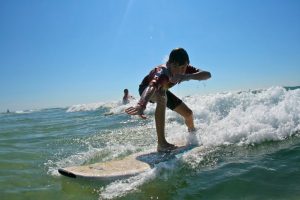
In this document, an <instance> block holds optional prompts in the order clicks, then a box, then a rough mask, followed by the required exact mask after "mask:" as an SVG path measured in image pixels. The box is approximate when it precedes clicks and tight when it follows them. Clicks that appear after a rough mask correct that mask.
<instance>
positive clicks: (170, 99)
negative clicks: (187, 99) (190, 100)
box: [139, 87, 182, 110]
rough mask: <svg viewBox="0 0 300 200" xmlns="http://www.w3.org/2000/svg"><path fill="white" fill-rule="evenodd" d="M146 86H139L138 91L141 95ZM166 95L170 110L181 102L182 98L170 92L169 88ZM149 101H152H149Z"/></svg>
mask: <svg viewBox="0 0 300 200" xmlns="http://www.w3.org/2000/svg"><path fill="white" fill-rule="evenodd" d="M145 88H146V87H139V93H140V95H142V93H143V91H144V90H145ZM166 95H167V107H168V108H169V109H171V110H174V109H175V108H176V107H177V106H179V105H180V104H181V103H182V100H181V99H179V98H178V97H177V96H175V94H173V93H172V92H170V91H169V90H167V91H166ZM150 102H151V103H154V102H152V101H150Z"/></svg>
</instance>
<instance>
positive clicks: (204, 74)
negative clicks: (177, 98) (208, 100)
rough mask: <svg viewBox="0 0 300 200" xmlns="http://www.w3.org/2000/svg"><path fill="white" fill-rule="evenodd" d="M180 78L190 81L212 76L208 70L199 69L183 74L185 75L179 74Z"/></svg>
mask: <svg viewBox="0 0 300 200" xmlns="http://www.w3.org/2000/svg"><path fill="white" fill-rule="evenodd" d="M177 76H178V77H175V78H178V79H179V80H181V81H189V80H198V81H201V80H207V79H209V78H211V74H210V72H208V71H199V72H196V73H193V74H183V75H177Z"/></svg>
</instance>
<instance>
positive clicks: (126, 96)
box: [122, 89, 134, 105]
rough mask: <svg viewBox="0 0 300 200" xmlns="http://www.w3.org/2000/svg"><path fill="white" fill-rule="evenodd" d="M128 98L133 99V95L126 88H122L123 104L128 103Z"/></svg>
mask: <svg viewBox="0 0 300 200" xmlns="http://www.w3.org/2000/svg"><path fill="white" fill-rule="evenodd" d="M130 99H134V97H133V96H131V95H129V91H128V89H124V96H123V101H122V102H123V104H124V105H125V104H128V103H129V102H130Z"/></svg>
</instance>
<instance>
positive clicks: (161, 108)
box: [155, 96, 175, 151]
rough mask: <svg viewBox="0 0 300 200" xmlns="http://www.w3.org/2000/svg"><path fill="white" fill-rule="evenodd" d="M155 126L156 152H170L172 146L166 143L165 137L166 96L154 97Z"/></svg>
mask: <svg viewBox="0 0 300 200" xmlns="http://www.w3.org/2000/svg"><path fill="white" fill-rule="evenodd" d="M156 103H157V104H156V109H155V124H156V132H157V143H158V145H157V151H164V150H171V149H173V148H175V146H174V145H172V144H170V143H168V142H167V140H166V137H165V116H166V103H167V99H166V96H157V97H156Z"/></svg>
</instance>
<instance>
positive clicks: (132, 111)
mask: <svg viewBox="0 0 300 200" xmlns="http://www.w3.org/2000/svg"><path fill="white" fill-rule="evenodd" d="M125 112H126V113H127V114H129V115H139V116H140V117H141V118H142V119H146V118H147V117H146V116H145V115H144V113H143V112H144V108H143V107H141V106H139V105H137V106H135V107H129V108H127V109H126V110H125Z"/></svg>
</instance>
